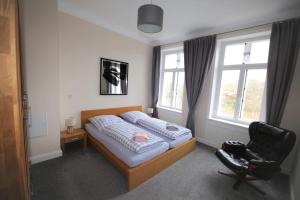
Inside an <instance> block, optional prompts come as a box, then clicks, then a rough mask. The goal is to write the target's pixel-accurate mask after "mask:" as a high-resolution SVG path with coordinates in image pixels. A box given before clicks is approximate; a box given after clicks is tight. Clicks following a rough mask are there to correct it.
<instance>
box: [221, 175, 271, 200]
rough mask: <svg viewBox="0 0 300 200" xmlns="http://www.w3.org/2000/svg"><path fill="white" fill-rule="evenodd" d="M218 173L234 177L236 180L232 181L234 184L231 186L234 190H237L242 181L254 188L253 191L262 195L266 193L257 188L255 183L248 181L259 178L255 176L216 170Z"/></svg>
mask: <svg viewBox="0 0 300 200" xmlns="http://www.w3.org/2000/svg"><path fill="white" fill-rule="evenodd" d="M218 173H219V174H221V175H224V176H227V177H230V178H233V179H236V182H235V183H234V185H233V186H232V188H233V189H234V190H238V189H239V187H240V185H241V184H242V183H245V184H246V185H248V186H249V187H251V188H252V189H254V190H255V191H257V192H259V193H260V194H262V195H266V193H265V192H264V191H262V190H261V189H259V188H258V187H256V186H255V185H253V184H251V183H249V181H256V180H259V179H257V178H254V177H247V175H246V174H238V173H237V174H230V173H226V172H222V171H218Z"/></svg>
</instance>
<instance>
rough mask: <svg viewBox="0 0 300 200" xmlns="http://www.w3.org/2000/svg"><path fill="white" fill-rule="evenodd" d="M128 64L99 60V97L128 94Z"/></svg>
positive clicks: (104, 59) (105, 59)
mask: <svg viewBox="0 0 300 200" xmlns="http://www.w3.org/2000/svg"><path fill="white" fill-rule="evenodd" d="M128 66H129V65H128V63H126V62H121V61H117V60H111V59H107V58H101V59H100V95H127V94H128Z"/></svg>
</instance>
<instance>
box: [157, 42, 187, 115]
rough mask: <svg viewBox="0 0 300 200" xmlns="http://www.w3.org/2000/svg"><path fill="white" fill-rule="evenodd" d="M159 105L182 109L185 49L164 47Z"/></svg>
mask: <svg viewBox="0 0 300 200" xmlns="http://www.w3.org/2000/svg"><path fill="white" fill-rule="evenodd" d="M161 61H162V62H161V63H162V64H161V76H160V77H161V79H160V95H159V107H164V108H170V109H175V110H179V111H180V110H181V109H182V101H183V90H184V56H183V49H182V48H176V49H164V50H162V53H161Z"/></svg>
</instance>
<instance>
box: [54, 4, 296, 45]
mask: <svg viewBox="0 0 300 200" xmlns="http://www.w3.org/2000/svg"><path fill="white" fill-rule="evenodd" d="M58 2H59V3H58V4H59V10H60V11H63V12H65V13H68V14H71V15H74V16H77V17H79V18H81V19H84V20H87V21H89V22H92V23H95V24H97V25H99V26H102V27H105V28H107V29H110V30H112V31H115V32H118V33H120V34H123V35H126V36H128V37H131V38H134V39H136V40H139V41H141V42H145V43H148V44H151V45H158V44H168V43H174V42H178V41H182V40H185V39H190V38H194V37H198V36H203V35H208V34H216V33H222V32H225V31H230V30H237V29H241V28H247V27H251V26H256V25H261V24H265V23H270V22H274V21H280V20H283V19H288V18H292V17H299V16H300V0H153V1H152V2H153V4H156V5H159V6H160V7H162V8H163V10H164V25H163V30H162V32H160V33H155V34H146V33H142V32H140V31H138V30H137V27H136V26H137V10H138V8H139V6H141V5H143V4H148V3H150V0H58Z"/></svg>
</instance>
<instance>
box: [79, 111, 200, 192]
mask: <svg viewBox="0 0 300 200" xmlns="http://www.w3.org/2000/svg"><path fill="white" fill-rule="evenodd" d="M128 111H142V106H130V107H120V108H110V109H97V110H85V111H82V112H81V126H82V128H84V129H86V130H87V132H88V142H89V144H92V145H93V146H95V148H96V149H97V150H98V151H99V152H100V153H102V154H103V156H104V157H105V158H106V159H107V160H109V161H110V162H111V163H112V164H113V165H114V166H115V167H116V168H117V169H118V170H119V171H120V172H121V173H123V174H124V175H125V176H126V177H127V188H128V190H129V191H130V190H132V189H134V188H135V187H137V186H138V185H140V184H142V183H143V182H145V181H146V180H148V179H149V178H151V177H152V176H154V175H155V174H157V173H159V172H160V171H162V170H163V169H165V168H167V167H168V166H170V165H171V164H173V163H174V162H176V161H177V160H179V159H180V158H182V157H183V156H185V155H186V154H188V153H190V152H191V151H193V150H194V148H195V147H196V139H195V138H191V139H189V140H188V141H185V142H184V143H181V144H180V145H176V147H174V148H171V149H168V150H165V149H163V148H162V149H160V150H158V152H156V154H153V155H154V156H153V155H152V156H153V158H151V159H150V160H147V161H143V162H140V161H141V160H142V159H140V161H139V162H140V163H138V164H137V165H136V163H133V164H129V165H128V164H126V163H125V162H124V161H122V160H121V159H120V155H117V153H116V152H114V153H113V152H112V151H110V150H109V149H108V148H107V147H106V146H105V145H104V144H102V143H101V142H100V141H99V138H97V136H96V135H95V134H94V133H91V132H92V131H91V129H89V128H86V127H89V125H87V126H86V124H88V123H89V121H88V119H89V118H90V117H94V116H98V115H117V116H119V115H121V114H122V113H125V112H128ZM89 131H90V132H89ZM106 145H107V144H106ZM110 149H111V148H110ZM130 165H132V166H134V167H130Z"/></svg>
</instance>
